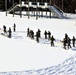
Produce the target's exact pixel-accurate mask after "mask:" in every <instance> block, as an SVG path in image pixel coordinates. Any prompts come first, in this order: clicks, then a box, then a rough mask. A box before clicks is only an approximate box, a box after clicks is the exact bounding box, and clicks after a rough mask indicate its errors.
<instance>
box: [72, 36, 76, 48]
mask: <svg viewBox="0 0 76 75" xmlns="http://www.w3.org/2000/svg"><path fill="white" fill-rule="evenodd" d="M75 40H76V39H75V37H74V36H73V39H72V41H73V47H75Z"/></svg>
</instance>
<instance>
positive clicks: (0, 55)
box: [0, 12, 76, 75]
mask: <svg viewBox="0 0 76 75" xmlns="http://www.w3.org/2000/svg"><path fill="white" fill-rule="evenodd" d="M12 16H13V15H11V14H8V16H7V17H6V16H5V12H4V13H3V12H0V28H3V25H6V26H7V30H8V28H9V27H11V28H13V27H12V26H13V24H14V23H15V24H16V25H17V31H16V32H13V30H12V38H10V39H9V38H7V37H4V36H2V35H0V42H1V43H0V72H1V73H0V75H17V74H18V75H70V74H69V73H68V72H66V71H68V69H70V68H66V67H70V65H71V62H72V64H73V66H72V67H71V69H70V70H71V72H73V71H74V72H75V71H76V67H74V66H75V64H76V63H75V61H73V60H72V59H75V58H76V57H75V55H76V48H71V49H68V50H65V49H63V48H62V45H61V43H59V42H55V47H51V45H50V41H47V40H45V39H44V31H45V30H46V31H51V33H52V35H53V36H54V37H55V39H58V40H62V39H63V38H64V35H65V33H67V34H68V35H69V37H70V38H71V39H72V37H73V36H75V37H76V19H55V18H53V19H49V18H47V19H46V18H39V19H38V20H36V18H34V17H30V19H28V18H27V17H26V16H22V18H20V16H19V15H15V17H12ZM28 27H29V28H30V29H32V30H34V32H35V33H36V31H37V30H38V28H39V29H40V30H41V38H42V39H40V42H39V43H37V42H36V40H31V39H30V38H28V37H26V36H27V28H28ZM1 32H2V30H0V33H1ZM66 59H67V60H68V61H67V60H66ZM69 63H70V64H69ZM58 64H60V65H58ZM55 65H56V66H55ZM51 66H53V67H51ZM73 67H74V69H73V71H72V68H73ZM38 69H40V71H38ZM63 70H65V71H63ZM13 71H16V72H13ZM17 71H19V72H17ZM61 71H62V74H60V72H61ZM63 72H64V73H63ZM16 73H17V74H16ZM72 74H73V75H74V74H76V72H75V73H71V75H72Z"/></svg>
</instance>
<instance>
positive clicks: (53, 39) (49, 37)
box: [27, 28, 55, 46]
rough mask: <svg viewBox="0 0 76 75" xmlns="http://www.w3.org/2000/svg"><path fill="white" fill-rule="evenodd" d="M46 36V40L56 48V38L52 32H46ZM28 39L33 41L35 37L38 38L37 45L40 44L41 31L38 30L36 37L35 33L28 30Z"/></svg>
mask: <svg viewBox="0 0 76 75" xmlns="http://www.w3.org/2000/svg"><path fill="white" fill-rule="evenodd" d="M44 36H45V39H48V40H51V46H54V41H55V38H54V37H53V36H51V32H50V31H48V32H47V31H46V30H45V32H44ZM27 37H30V38H31V39H34V37H36V41H37V43H39V39H40V38H41V30H40V29H38V30H37V32H36V35H34V31H33V30H30V29H29V28H27Z"/></svg>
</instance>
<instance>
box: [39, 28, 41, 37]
mask: <svg viewBox="0 0 76 75" xmlns="http://www.w3.org/2000/svg"><path fill="white" fill-rule="evenodd" d="M38 36H39V38H40V37H41V31H40V29H38Z"/></svg>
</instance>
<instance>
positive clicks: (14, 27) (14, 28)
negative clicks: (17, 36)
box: [13, 23, 16, 32]
mask: <svg viewBox="0 0 76 75" xmlns="http://www.w3.org/2000/svg"><path fill="white" fill-rule="evenodd" d="M13 31H14V32H16V24H15V23H14V26H13Z"/></svg>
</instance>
